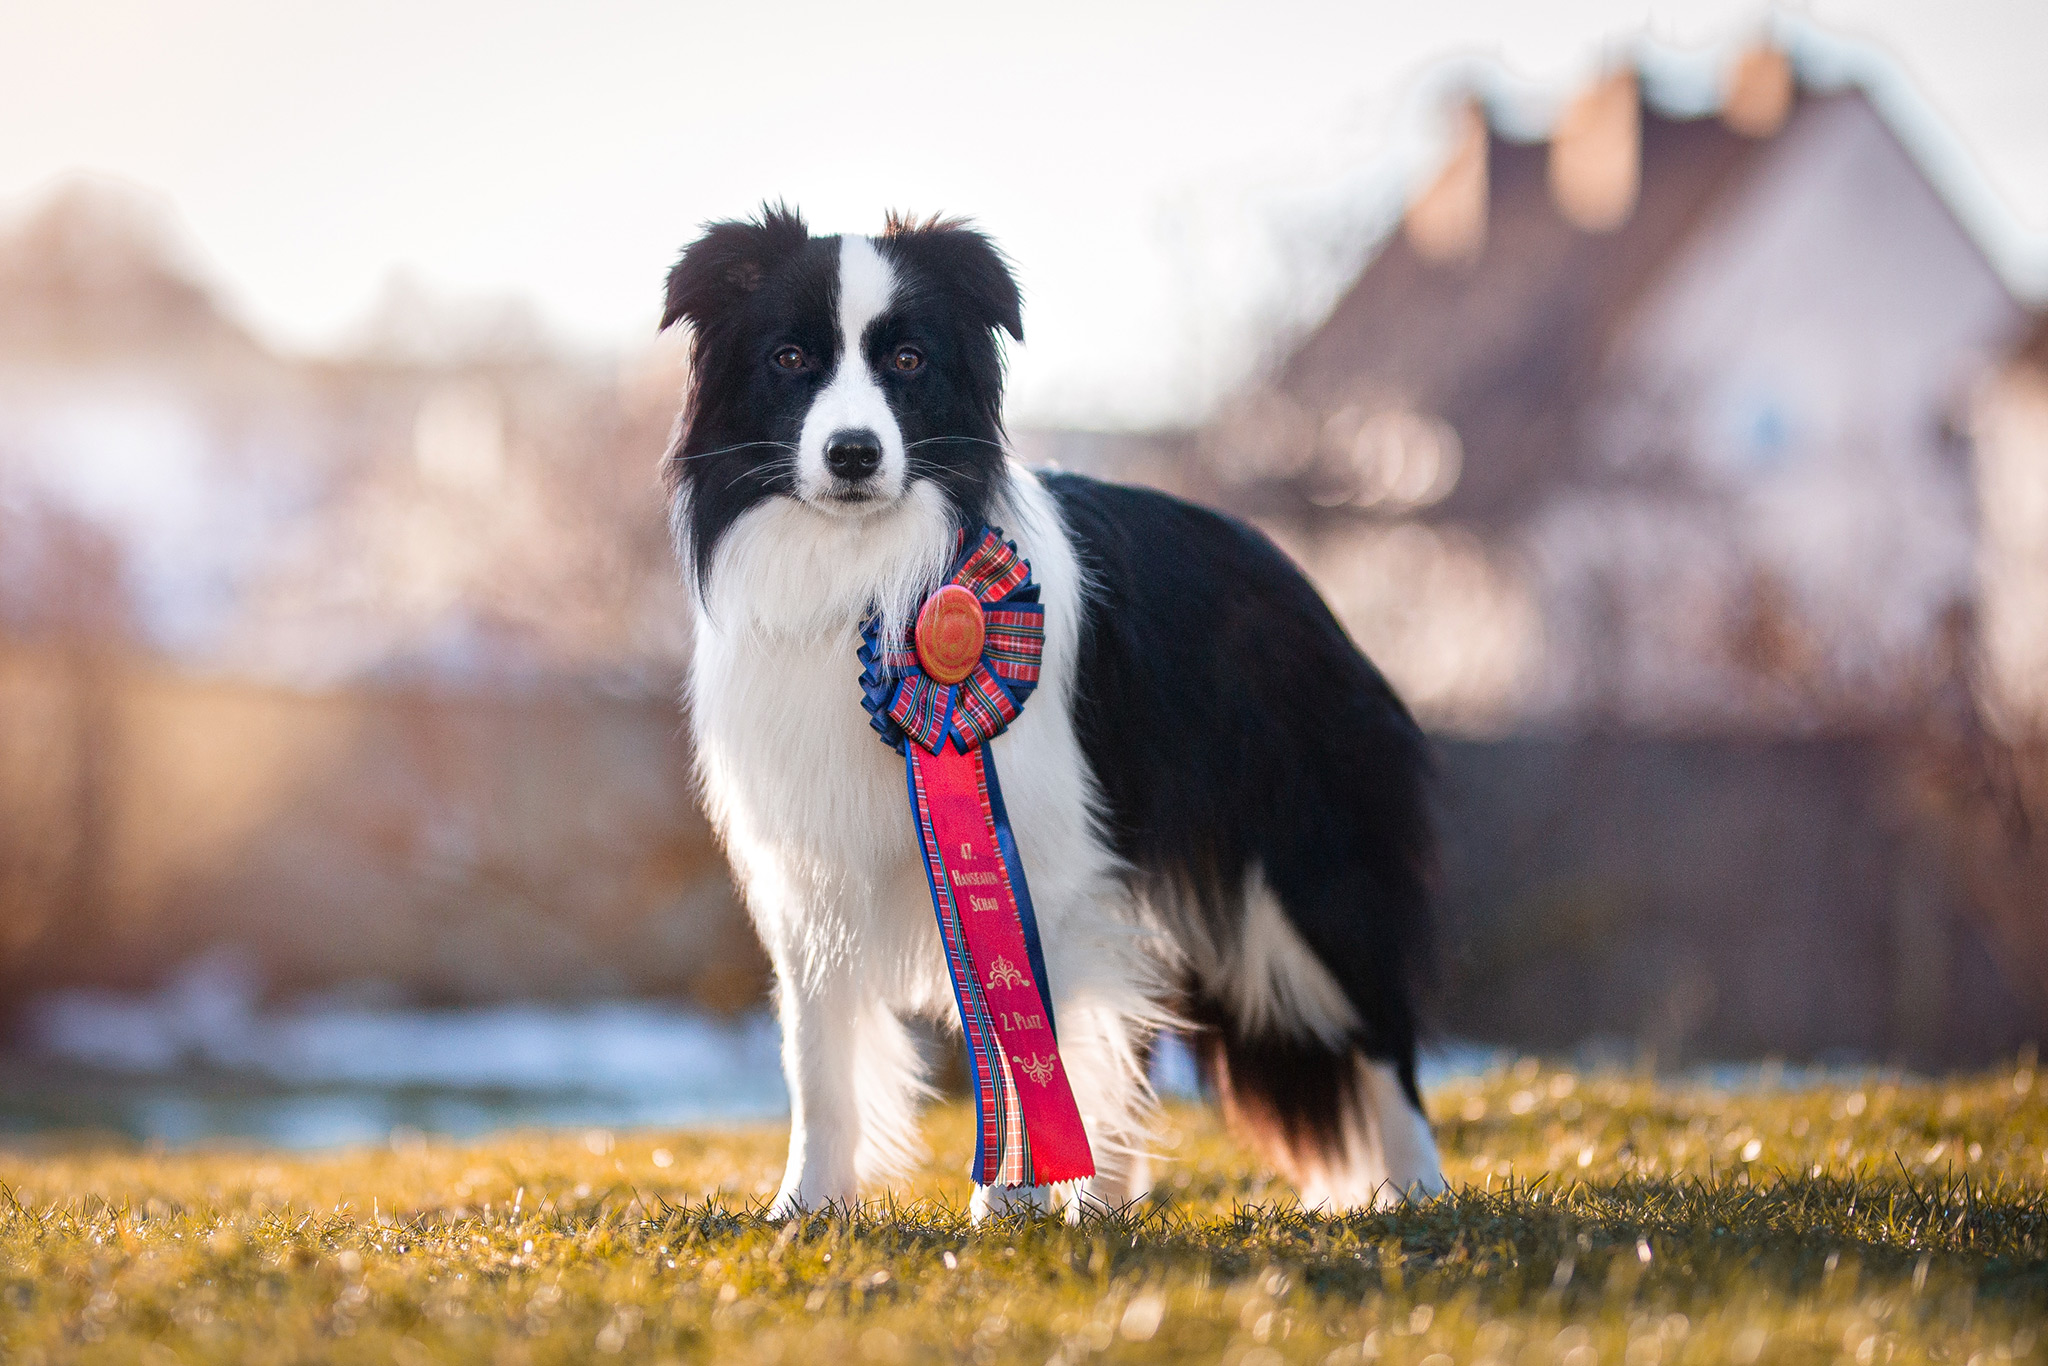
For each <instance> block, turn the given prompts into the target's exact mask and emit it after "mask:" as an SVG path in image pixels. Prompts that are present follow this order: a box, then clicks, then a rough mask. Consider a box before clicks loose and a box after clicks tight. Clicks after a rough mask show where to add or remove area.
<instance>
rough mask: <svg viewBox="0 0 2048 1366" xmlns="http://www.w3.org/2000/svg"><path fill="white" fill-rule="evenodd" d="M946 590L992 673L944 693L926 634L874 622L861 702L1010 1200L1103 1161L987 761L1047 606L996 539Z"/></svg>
mask: <svg viewBox="0 0 2048 1366" xmlns="http://www.w3.org/2000/svg"><path fill="white" fill-rule="evenodd" d="M947 585H957V586H958V587H961V588H964V589H966V590H967V591H968V592H970V593H972V594H973V595H974V599H975V601H976V603H978V604H979V605H980V608H981V613H982V621H983V640H982V650H981V656H980V658H979V660H978V661H976V663H975V664H974V666H973V668H972V669H971V670H970V671H969V672H968V673H967V675H966V677H964V678H962V679H961V680H960V681H959V682H958V683H954V684H946V683H942V682H940V681H938V680H937V679H934V678H932V677H929V676H928V675H927V674H926V673H925V671H924V669H923V667H922V666H921V665H920V664H919V662H918V655H917V644H916V637H915V629H916V628H915V627H914V626H913V625H911V624H910V623H906V624H905V625H904V626H903V628H902V629H901V631H900V632H892V633H890V634H889V635H887V636H886V637H885V636H884V635H883V632H882V627H881V623H880V620H879V618H871V619H870V620H869V621H868V623H867V625H866V627H865V628H864V629H863V631H862V635H861V646H860V662H861V668H862V672H861V680H860V682H861V697H862V703H863V705H864V706H865V707H866V708H867V712H868V716H869V719H870V721H871V722H872V724H873V726H874V728H875V731H876V733H877V734H878V735H880V737H881V738H882V740H883V741H884V742H885V743H886V744H887V745H888V746H889V747H890V748H891V749H894V750H896V751H897V752H898V753H900V754H902V755H903V757H904V771H905V780H906V785H907V789H908V796H909V800H910V805H911V810H912V813H913V815H914V816H915V817H916V821H917V832H918V841H919V843H920V844H921V845H922V847H923V853H924V863H925V877H926V885H927V887H928V888H929V890H930V892H931V896H932V907H933V910H934V911H935V912H936V913H937V915H938V921H939V936H940V939H941V940H942V941H943V943H944V946H945V951H946V967H947V971H948V972H949V974H950V975H951V977H952V979H953V994H954V999H955V1002H956V1004H958V1006H959V1008H960V1022H961V1027H962V1031H963V1032H964V1033H965V1035H966V1038H967V1054H968V1064H969V1068H970V1070H971V1071H972V1073H973V1085H974V1093H975V1103H976V1111H977V1116H978V1119H979V1124H978V1126H977V1138H976V1144H975V1154H974V1167H973V1176H974V1179H975V1180H976V1181H977V1182H979V1183H981V1184H982V1185H1004V1186H1023V1185H1045V1184H1049V1183H1052V1182H1057V1181H1070V1180H1076V1179H1078V1178H1080V1177H1083V1176H1087V1175H1089V1174H1090V1173H1092V1172H1093V1171H1094V1162H1093V1159H1092V1157H1091V1155H1090V1153H1089V1148H1088V1140H1087V1135H1086V1133H1085V1132H1084V1130H1083V1127H1082V1123H1081V1118H1080V1114H1079V1112H1078V1110H1076V1108H1075V1104H1074V1098H1073V1093H1072V1090H1071V1088H1070V1087H1069V1085H1068V1082H1067V1078H1066V1073H1065V1069H1064V1067H1063V1065H1062V1063H1061V1060H1060V1057H1059V1049H1058V1044H1057V1040H1056V1038H1055V1036H1054V1033H1053V1017H1052V995H1051V992H1050V991H1049V990H1047V988H1046V985H1045V984H1046V975H1045V955H1044V952H1043V950H1042V949H1041V947H1040V944H1039V938H1038V923H1037V919H1036V917H1035V916H1034V915H1033V914H1032V910H1031V893H1030V889H1029V888H1028V887H1027V886H1026V884H1025V880H1024V866H1023V863H1022V861H1021V859H1020V858H1019V857H1018V853H1017V842H1016V837H1015V835H1014V834H1013V833H1012V831H1011V828H1010V819H1009V814H1008V812H1007V811H1005V810H1004V807H1003V798H1002V789H1001V787H1000V785H999V784H998V783H997V781H996V770H995V764H994V762H993V760H992V758H991V757H990V756H989V755H988V754H987V753H986V750H985V748H984V747H985V746H986V744H987V742H988V741H989V740H991V739H993V738H994V737H995V736H997V735H1000V734H1001V733H1002V732H1003V731H1004V730H1005V729H1006V728H1007V727H1008V726H1009V724H1010V723H1011V722H1012V721H1014V720H1016V719H1017V716H1018V715H1019V713H1021V712H1022V710H1023V707H1024V702H1025V700H1026V699H1027V698H1029V697H1030V696H1031V693H1032V690H1033V689H1034V688H1036V687H1037V686H1038V673H1039V660H1040V657H1041V656H1042V655H1043V653H1044V651H1045V608H1044V607H1043V606H1041V605H1040V603H1039V601H1038V586H1037V585H1036V584H1034V583H1033V582H1032V581H1031V566H1030V565H1029V564H1028V563H1027V562H1026V561H1025V559H1024V557H1023V556H1022V555H1020V554H1018V552H1017V547H1016V546H1015V545H1013V544H1011V543H1010V542H1008V541H1006V540H1004V539H1003V537H1002V535H1001V533H1000V532H998V531H994V530H990V529H988V528H986V527H983V528H979V529H977V530H976V531H975V532H973V533H966V532H963V533H961V534H960V536H959V539H958V542H957V550H956V553H955V555H954V559H953V568H952V572H951V573H950V574H948V575H947V576H946V579H945V581H944V583H943V584H940V585H938V586H937V587H935V589H934V592H937V591H938V589H940V588H944V587H945V586H947ZM963 912H964V913H965V918H963ZM984 978H986V980H984Z"/></svg>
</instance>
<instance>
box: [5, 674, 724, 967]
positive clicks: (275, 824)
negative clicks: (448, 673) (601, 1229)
mask: <svg viewBox="0 0 2048 1366" xmlns="http://www.w3.org/2000/svg"><path fill="white" fill-rule="evenodd" d="M0 821H4V825H0V982H4V984H5V985H6V986H7V987H8V988H11V989H12V990H11V992H10V994H11V995H16V996H18V995H19V993H20V992H22V991H24V990H26V989H29V988H33V987H40V986H49V985H56V984H61V983H74V982H93V983H103V984H108V985H128V986H142V985H147V984H151V983H154V982H156V981H157V980H160V979H161V977H162V976H163V974H164V972H165V971H166V970H167V969H168V968H169V967H171V966H173V965H174V964H175V963H177V962H178V961H180V960H181V959H183V958H185V957H187V956H190V955H192V954H195V953H197V952H200V951H201V950H203V949H204V948H206V947H208V946H209V945H213V944H218V943H235V944H239V945H242V946H244V947H245V948H246V949H248V950H250V951H252V952H253V953H254V955H255V956H256V957H257V958H258V960H259V961H260V963H261V964H262V967H263V969H264V971H265V973H266V975H267V978H268V980H269V981H270V982H271V983H272V984H273V985H274V986H275V987H277V988H279V989H284V990H289V989H294V988H304V987H333V986H337V985H346V984H367V983H378V984H383V985H384V986H385V987H387V988H389V989H392V990H395V991H396V992H397V993H399V994H402V995H403V996H405V997H407V998H410V999H417V1000H426V1001H461V1000H478V999H489V998H505V997H519V996H528V997H530V996H539V997H576V996H582V997H587V996H593V995H605V994H618V993H635V994H638V993H678V994H683V995H686V996H689V997H691V998H692V999H694V1000H696V1001H698V1002H700V1003H703V1004H706V1005H710V1006H714V1007H720V1008H732V1007H737V1006H740V1005H743V1004H749V1003H752V1002H753V1001H755V1000H757V999H758V998H759V995H760V991H761V989H762V985H763V981H764V975H763V968H762V965H761V962H760V959H759V954H758V950H757V949H756V948H755V947H754V943H753V938H752V934H751V931H750V929H749V928H748V926H747V925H746V923H745V920H744V917H743V915H742V914H741V913H740V912H739V910H738V909H737V907H736V905H735V903H734V901H733V899H732V896H731V893H730V889H729V884H728V881H727V877H726V873H725V866H724V862H723V860H722V858H721V857H720V856H719V853H718V851H717V849H716V847H715V845H714V844H713V842H712V839H711V837H710V832H709V830H708V829H707V827H706V826H705V824H704V821H703V819H702V818H701V816H700V815H699V814H698V812H697V809H696V806H695V802H694V800H693V797H692V795H691V787H690V780H689V773H688V763H687V754H686V750H685V746H684V744H683V742H682V740H681V737H680V719H679V715H678V712H677V709H676V706H675V704H674V702H673V701H671V700H669V699H667V698H658V697H657V698H645V697H607V696H602V695H593V694H592V693H590V692H589V691H587V690H586V691H581V692H576V693H566V692H565V693H548V692H546V691H541V690H535V691H530V692H527V693H523V694H517V695H511V696H507V695H502V694H500V695H494V696H491V697H488V698H481V697H476V696H465V695H460V694H448V693H440V694H437V693H433V692H428V691H423V690H411V691H396V690H394V691H374V690H369V689H355V690H351V691H345V692H332V693H301V692H295V691H291V690H288V689H283V688H277V687H266V686H261V685H255V684H248V683H241V682H222V681H208V680H203V679H195V678H191V677H188V676H180V675H177V674H174V673H172V672H169V671H168V670H165V669H163V668H161V667H158V666H155V665H152V664H149V663H147V662H143V661H140V660H138V659H134V658H131V657H127V656H123V655H117V654H111V653H107V652H98V651H91V650H86V649H78V648H74V649H65V648H54V647H53V648H30V647H21V646H15V647H9V648H5V649H0Z"/></svg>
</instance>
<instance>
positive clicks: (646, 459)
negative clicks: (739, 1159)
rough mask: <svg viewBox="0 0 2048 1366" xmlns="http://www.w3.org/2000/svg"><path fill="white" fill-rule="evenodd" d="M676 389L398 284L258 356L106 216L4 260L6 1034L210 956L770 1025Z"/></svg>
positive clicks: (500, 315) (362, 979)
mask: <svg viewBox="0 0 2048 1366" xmlns="http://www.w3.org/2000/svg"><path fill="white" fill-rule="evenodd" d="M679 383H680V375H679V360H678V358H677V357H675V356H674V355H672V354H670V355H666V356H657V357H654V358H653V359H651V360H649V361H646V362H644V363H643V364H642V365H640V366H638V367H636V368H634V369H632V370H631V371H629V372H627V373H624V374H621V373H617V372H615V371H613V370H608V369H605V368H603V367H598V366H594V365H592V364H589V363H583V362H577V361H573V360H570V359H565V358H563V357H562V356H560V355H558V354H557V353H555V352H554V351H553V350H552V349H551V348H549V347H548V346H547V344H546V343H545V340H544V339H543V338H542V337H541V336H540V334H539V333H538V330H537V329H536V328H535V327H534V326H533V325H532V324H531V322H530V321H529V320H527V319H526V318H525V317H524V315H523V314H521V313H520V312H519V311H518V310H517V309H515V308H509V307H501V306H468V307H456V306H449V305H442V304H436V303H435V302H434V301H432V300H429V299H424V298H422V297H421V296H420V294H419V292H418V291H417V290H409V289H407V288H405V287H404V286H402V285H400V286H395V287H394V289H393V291H392V294H391V296H390V297H389V298H387V300H386V301H385V303H384V304H383V305H382V306H381V307H380V309H379V311H378V313H377V315H376V316H375V318H374V319H373V320H372V323H371V325H370V326H368V327H367V328H365V329H364V333H363V336H362V338H361V340H360V343H359V346H358V348H357V352H356V354H353V355H351V356H349V357H346V358H343V359H338V360H337V359H326V360H306V359H299V358H295V357H290V356H283V355H279V354H276V353H274V352H273V351H271V350H269V349H267V348H266V347H264V346H263V345H261V344H260V343H259V342H258V341H256V340H255V339H254V338H253V337H252V336H251V334H250V333H249V332H248V331H247V330H245V329H244V328H242V327H240V326H238V325H237V324H236V323H235V322H234V321H233V320H232V319H231V318H229V317H228V316H226V315H224V314H223V312H222V311H221V309H220V308H219V306H218V304H217V303H216V302H215V300H214V298H213V297H212V295H211V293H210V292H209V291H208V290H207V289H206V288H205V286H204V285H203V283H201V282H200V280H199V278H198V276H197V275H196V273H195V272H194V271H193V269H192V268H191V266H190V265H189V264H188V263H186V262H184V261H183V260H182V259H181V256H180V252H179V249H178V246H177V243H176V241H175V239H174V238H173V237H172V236H170V235H169V234H168V233H167V232H166V231H165V230H164V229H163V227H162V226H161V216H160V215H159V214H157V213H156V212H155V211H154V210H153V209H152V207H151V206H149V205H147V204H146V203H140V202H138V201H137V200H136V198H135V197H134V196H133V195H132V194H131V193H128V192H123V191H118V190H112V189H108V188H105V187H100V186H95V185H91V184H81V185H75V186H71V187H68V188H66V189H65V190H63V191H61V192H60V193H59V194H57V195H56V196H55V197H54V198H53V199H52V200H51V201H50V202H48V203H47V204H46V205H45V206H44V207H43V208H42V209H41V210H40V211H39V212H37V213H36V214H35V215H33V216H32V217H31V218H29V219H28V220H26V221H25V222H23V223H21V224H20V225H18V226H17V227H16V228H15V229H14V230H13V231H12V232H11V233H9V234H7V235H5V237H4V238H0V999H6V998H9V997H14V998H17V999H18V997H19V994H20V993H21V992H22V991H23V990H25V989H26V988H29V987H35V986H49V985H56V984H62V983H72V982H94V983H106V984H132V985H140V984H143V983H147V982H151V981H154V980H156V979H158V978H160V977H161V976H162V975H163V973H164V972H165V971H166V970H167V969H168V968H169V967H171V966H173V965H174V964H176V963H177V962H179V961H181V960H183V959H185V958H188V957H190V956H193V955H195V954H198V953H200V952H201V951H203V950H205V949H206V948H208V947H209V946H211V945H215V944H219V943H233V944H237V945H240V946H242V947H243V948H244V949H246V950H248V951H250V952H251V953H252V954H253V955H254V957H255V958H256V959H257V961H259V962H260V963H261V965H262V969H263V971H264V972H265V974H266V975H267V977H268V978H269V980H270V981H271V982H272V983H273V984H275V985H276V986H277V987H279V988H281V989H289V988H294V987H311V986H319V987H332V986H336V985H346V984H350V983H381V984H383V987H382V989H384V990H387V991H391V990H395V991H396V992H397V993H398V994H399V995H400V996H409V997H413V998H420V999H432V1000H462V999H489V998H494V997H503V996H508V995H528V996H531V995H543V996H545V995H555V996H563V995H568V996H578V995H581V996H588V995H593V994H609V993H617V992H646V991H672V992H675V991H680V992H686V993H693V994H695V995H697V996H699V997H700V998H702V999H708V1000H714V1001H717V1002H719V1003H721V1004H737V1003H739V1002H741V1001H744V1000H749V999H752V997H753V996H754V995H755V993H756V992H757V990H758V984H759V968H758V964H757V962H756V960H755V958H754V956H753V953H754V951H753V950H752V948H751V939H750V936H749V935H748V934H747V933H746V929H745V926H744V923H743V921H741V919H740V917H739V916H738V914H737V912H736V911H735V909H734V908H733V905H732V901H731V897H730V895H729V892H728V888H727V882H726V878H725V875H724V869H723V863H722V861H721V860H720V858H719V856H718V854H717V851H716V849H715V848H714V847H713V845H712V843H711V840H710V838H709V834H708V831H707V830H706V828H705V826H704V824H703V822H702V819H701V818H700V816H699V815H698V813H697V811H696V807H695V803H694V800H693V797H692V794H691V791H690V785H689V776H688V764H687V755H686V753H685V751H684V747H683V745H682V743H681V740H680V737H679V734H678V729H679V728H678V721H677V715H676V706H675V697H676V692H677V688H678V686H679V680H680V677H681V661H682V659H683V656H684V651H685V649H686V647H687V623H688V614H687V604H686V602H685V601H684V600H683V595H682V594H681V593H680V591H679V590H678V589H677V588H676V586H675V575H674V573H673V570H672V568H671V560H670V553H669V550H668V545H667V535H666V530H665V528H664V526H663V522H662V508H661V499H660V497H659V494H658V488H657V482H656V477H655V466H656V461H657V459H658V456H659V452H660V450H661V447H662V439H663V435H664V433H665V431H666V429H667V425H668V423H669V422H670V420H671V417H672V413H673V405H674V401H675V394H676V392H677V390H678V386H679Z"/></svg>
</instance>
